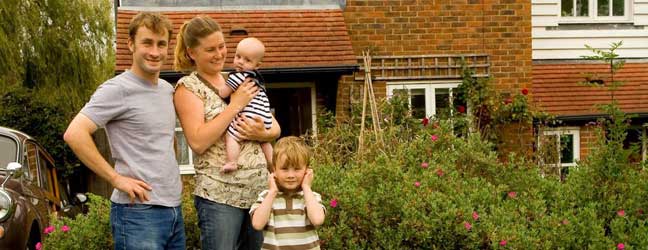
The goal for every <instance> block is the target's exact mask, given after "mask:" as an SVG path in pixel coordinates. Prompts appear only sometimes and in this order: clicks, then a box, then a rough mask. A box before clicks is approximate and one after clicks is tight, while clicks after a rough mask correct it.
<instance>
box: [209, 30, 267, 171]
mask: <svg viewBox="0 0 648 250" xmlns="http://www.w3.org/2000/svg"><path fill="white" fill-rule="evenodd" d="M264 53H265V46H263V43H262V42H261V41H260V40H259V39H256V38H253V37H248V38H245V39H243V40H241V42H239V43H238V45H237V46H236V54H235V55H234V69H235V70H236V72H232V73H230V74H229V76H228V78H227V82H226V83H227V86H229V88H225V91H220V92H219V95H220V96H221V97H222V98H226V97H228V96H229V95H230V94H232V92H234V91H236V89H237V88H238V87H239V86H240V85H241V84H242V83H243V82H244V81H245V79H246V78H252V79H253V81H254V83H255V84H256V85H257V86H258V87H259V93H258V94H257V95H256V96H255V97H254V99H252V101H250V103H249V104H248V105H247V106H245V107H244V108H243V110H242V111H241V114H242V115H244V116H246V117H248V118H254V117H261V119H262V120H263V123H264V125H265V128H266V129H270V128H271V127H272V114H271V113H270V101H269V100H268V96H267V95H266V89H265V84H264V82H263V77H262V76H261V74H259V71H257V69H258V68H259V65H261V60H262V59H263V55H264ZM234 123H235V121H232V123H230V125H229V127H228V128H227V135H226V136H225V150H226V154H227V162H226V163H225V165H224V166H223V167H222V168H221V173H228V172H232V171H234V170H236V169H237V166H236V161H237V159H238V156H239V153H240V152H241V145H239V143H240V141H241V139H240V136H239V133H238V131H236V128H235V127H234ZM261 150H262V151H263V154H264V155H265V157H266V161H267V162H268V163H271V162H272V145H271V144H270V143H269V142H262V143H261Z"/></svg>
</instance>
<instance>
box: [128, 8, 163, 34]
mask: <svg viewBox="0 0 648 250" xmlns="http://www.w3.org/2000/svg"><path fill="white" fill-rule="evenodd" d="M141 26H144V27H146V28H147V29H149V30H151V31H153V32H154V33H156V34H164V31H166V32H167V33H168V39H169V41H170V40H171V35H172V33H173V27H172V26H171V21H169V19H168V18H167V17H166V16H164V15H162V14H160V13H157V12H140V13H138V14H137V15H135V16H134V17H133V19H132V20H131V22H130V24H129V25H128V37H129V38H130V39H131V40H135V35H137V29H139V27H141Z"/></svg>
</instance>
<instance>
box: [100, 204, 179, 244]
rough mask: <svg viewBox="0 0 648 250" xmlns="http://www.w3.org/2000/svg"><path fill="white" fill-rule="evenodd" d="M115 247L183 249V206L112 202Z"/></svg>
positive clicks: (111, 215) (111, 212)
mask: <svg viewBox="0 0 648 250" xmlns="http://www.w3.org/2000/svg"><path fill="white" fill-rule="evenodd" d="M110 225H111V228H112V234H113V241H114V245H115V250H122V249H124V250H126V249H128V250H133V249H146V250H148V249H152V250H158V249H159V250H163V249H182V250H185V248H186V247H185V244H186V243H185V241H186V239H185V228H184V221H183V219H182V208H181V207H180V206H178V207H164V206H154V205H144V204H119V203H114V202H113V203H112V206H111V209H110Z"/></svg>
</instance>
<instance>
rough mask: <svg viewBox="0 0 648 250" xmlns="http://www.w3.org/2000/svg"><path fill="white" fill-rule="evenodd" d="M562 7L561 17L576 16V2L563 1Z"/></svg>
mask: <svg viewBox="0 0 648 250" xmlns="http://www.w3.org/2000/svg"><path fill="white" fill-rule="evenodd" d="M560 6H561V11H560V13H561V16H574V0H562V1H561V2H560Z"/></svg>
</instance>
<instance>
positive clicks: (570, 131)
mask: <svg viewBox="0 0 648 250" xmlns="http://www.w3.org/2000/svg"><path fill="white" fill-rule="evenodd" d="M541 135H542V136H549V135H555V136H556V144H557V145H556V146H557V147H556V148H558V149H559V150H560V136H561V135H573V137H574V145H573V146H572V151H573V152H574V156H573V157H574V158H573V159H572V161H573V163H560V167H575V166H578V161H580V153H581V152H580V128H579V127H559V128H549V129H543V130H542V131H541ZM541 142H542V140H539V138H538V147H542V144H541ZM561 156H562V154H561V153H560V152H558V161H560V160H561V159H560V157H561ZM545 165H547V166H556V164H555V163H545ZM556 167H557V166H556Z"/></svg>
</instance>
